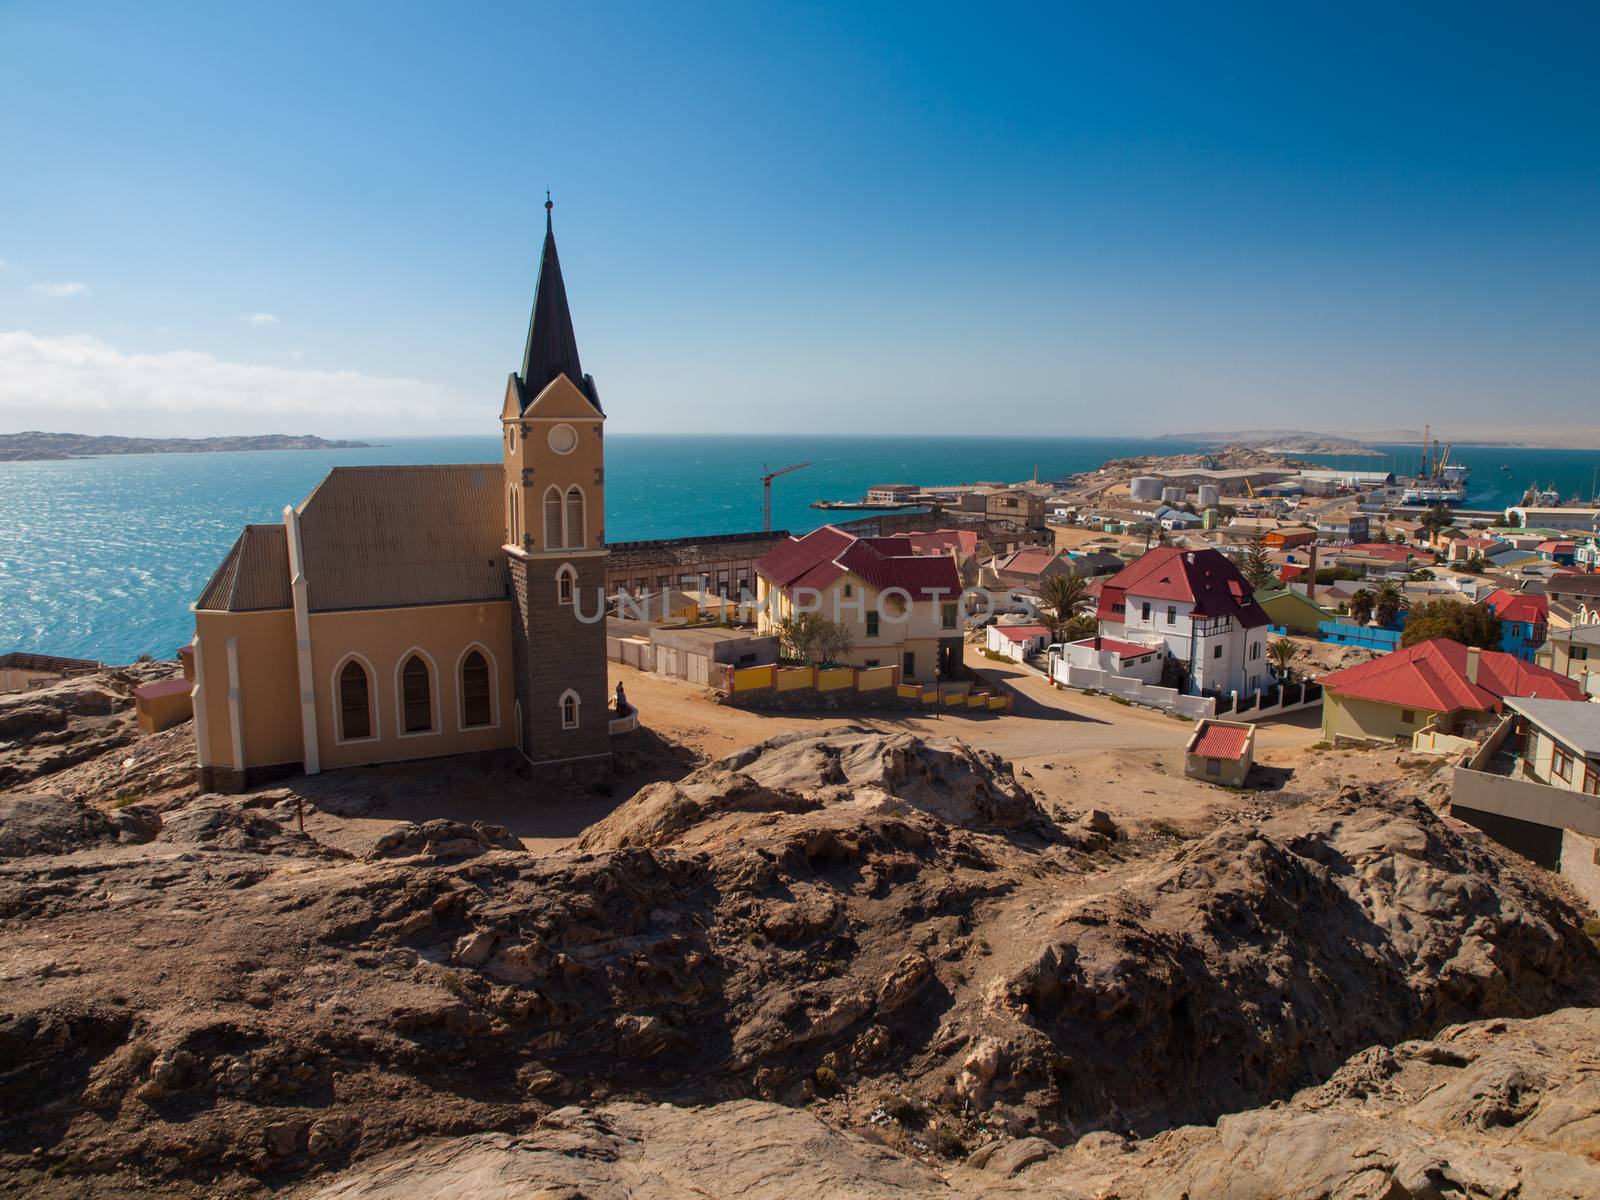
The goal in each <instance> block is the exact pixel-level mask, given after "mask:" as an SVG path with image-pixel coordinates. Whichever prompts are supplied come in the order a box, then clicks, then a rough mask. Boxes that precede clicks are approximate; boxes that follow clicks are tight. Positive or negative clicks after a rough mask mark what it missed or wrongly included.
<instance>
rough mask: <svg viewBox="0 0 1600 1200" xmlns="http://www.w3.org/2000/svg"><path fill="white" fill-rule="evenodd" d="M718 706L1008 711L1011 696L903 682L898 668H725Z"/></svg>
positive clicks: (967, 686) (956, 685) (957, 685)
mask: <svg viewBox="0 0 1600 1200" xmlns="http://www.w3.org/2000/svg"><path fill="white" fill-rule="evenodd" d="M715 690H716V693H717V703H718V704H727V705H731V706H732V707H734V708H749V709H762V710H765V711H771V712H803V711H807V710H811V711H815V710H819V709H862V708H868V709H900V710H903V711H910V710H915V709H924V708H936V709H939V710H940V711H959V712H966V713H975V712H1009V711H1010V709H1011V693H1010V692H1009V691H990V690H988V688H986V687H979V686H976V685H974V684H973V683H972V682H971V681H970V680H962V681H959V682H950V681H946V682H943V683H937V684H923V683H916V682H912V683H902V682H900V669H899V668H898V667H829V668H827V669H822V668H820V667H742V668H735V667H727V668H725V669H724V676H723V679H722V684H721V686H720V687H717V688H716V689H715Z"/></svg>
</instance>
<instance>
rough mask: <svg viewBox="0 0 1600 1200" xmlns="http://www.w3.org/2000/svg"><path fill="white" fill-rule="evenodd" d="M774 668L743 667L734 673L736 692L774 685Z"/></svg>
mask: <svg viewBox="0 0 1600 1200" xmlns="http://www.w3.org/2000/svg"><path fill="white" fill-rule="evenodd" d="M772 674H773V668H772V667H770V666H766V667H743V668H740V669H738V670H735V671H734V673H733V690H734V691H736V692H753V691H755V690H756V689H757V688H769V687H771V686H772Z"/></svg>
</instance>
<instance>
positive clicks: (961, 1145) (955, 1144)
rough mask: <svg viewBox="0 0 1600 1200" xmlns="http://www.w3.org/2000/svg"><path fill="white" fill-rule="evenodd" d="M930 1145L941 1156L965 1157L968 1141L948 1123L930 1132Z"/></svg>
mask: <svg viewBox="0 0 1600 1200" xmlns="http://www.w3.org/2000/svg"><path fill="white" fill-rule="evenodd" d="M928 1147H929V1149H931V1150H932V1151H933V1152H934V1153H935V1154H937V1155H938V1156H939V1157H940V1158H965V1157H966V1156H967V1143H966V1139H965V1138H963V1137H962V1136H961V1135H960V1134H959V1133H957V1132H956V1131H955V1130H954V1129H952V1128H951V1127H950V1126H948V1125H941V1126H939V1128H937V1129H935V1130H933V1131H932V1132H930V1133H929V1134H928Z"/></svg>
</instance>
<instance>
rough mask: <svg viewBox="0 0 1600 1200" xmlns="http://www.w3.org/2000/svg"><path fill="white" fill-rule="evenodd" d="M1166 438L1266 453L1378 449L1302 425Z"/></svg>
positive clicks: (1364, 452)
mask: <svg viewBox="0 0 1600 1200" xmlns="http://www.w3.org/2000/svg"><path fill="white" fill-rule="evenodd" d="M1161 436H1162V438H1164V439H1166V440H1169V441H1186V442H1200V443H1201V444H1203V445H1216V446H1225V447H1228V448H1230V449H1231V448H1235V447H1237V448H1240V449H1246V448H1247V449H1251V450H1261V451H1265V452H1266V453H1269V454H1352V455H1354V454H1359V455H1363V456H1375V455H1377V453H1378V451H1376V450H1374V449H1373V448H1372V447H1371V446H1370V445H1368V444H1366V443H1365V442H1363V441H1359V440H1357V439H1355V438H1348V437H1339V436H1336V435H1333V434H1327V433H1308V432H1306V431H1305V430H1303V429H1239V430H1231V431H1228V432H1221V433H1167V434H1162V435H1161Z"/></svg>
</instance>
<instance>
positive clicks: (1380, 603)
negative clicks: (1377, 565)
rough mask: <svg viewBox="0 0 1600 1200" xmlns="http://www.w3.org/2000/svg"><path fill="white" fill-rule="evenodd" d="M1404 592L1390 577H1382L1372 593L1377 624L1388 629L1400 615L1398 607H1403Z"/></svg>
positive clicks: (1404, 600)
mask: <svg viewBox="0 0 1600 1200" xmlns="http://www.w3.org/2000/svg"><path fill="white" fill-rule="evenodd" d="M1405 602H1406V594H1405V592H1404V591H1402V590H1401V588H1400V585H1399V584H1398V583H1396V582H1395V581H1394V580H1392V579H1383V580H1380V581H1379V582H1378V586H1377V588H1376V589H1374V591H1373V593H1372V610H1373V615H1374V616H1375V617H1377V618H1378V624H1379V625H1382V626H1383V627H1384V628H1385V629H1388V628H1389V627H1390V626H1392V625H1393V624H1394V623H1395V620H1396V619H1397V618H1398V617H1399V616H1400V609H1401V608H1402V607H1404V605H1405Z"/></svg>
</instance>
